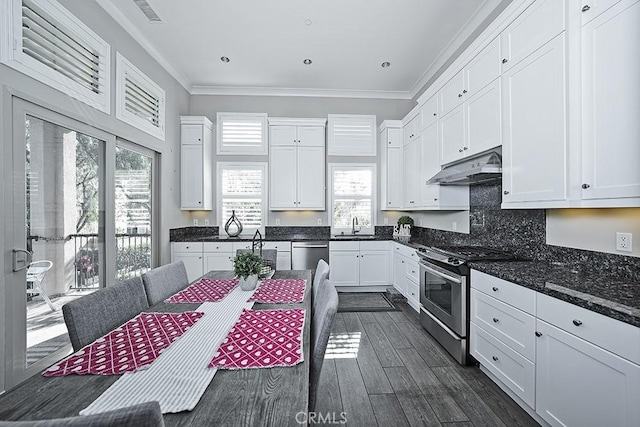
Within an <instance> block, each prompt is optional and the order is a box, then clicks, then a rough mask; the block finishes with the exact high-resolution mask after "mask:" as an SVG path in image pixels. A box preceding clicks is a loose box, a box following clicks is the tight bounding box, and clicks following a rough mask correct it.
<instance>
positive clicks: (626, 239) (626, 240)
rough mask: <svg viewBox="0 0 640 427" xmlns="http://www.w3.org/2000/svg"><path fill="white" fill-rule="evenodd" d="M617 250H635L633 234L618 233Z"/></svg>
mask: <svg viewBox="0 0 640 427" xmlns="http://www.w3.org/2000/svg"><path fill="white" fill-rule="evenodd" d="M616 250H617V251H623V252H633V234H631V233H616Z"/></svg>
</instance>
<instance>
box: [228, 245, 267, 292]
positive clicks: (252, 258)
mask: <svg viewBox="0 0 640 427" xmlns="http://www.w3.org/2000/svg"><path fill="white" fill-rule="evenodd" d="M261 270H262V257H261V256H260V255H258V254H255V253H253V252H251V251H249V252H243V253H241V254H238V255H236V257H235V258H234V259H233V271H234V272H235V273H236V276H238V280H239V281H240V288H241V289H242V290H243V291H251V290H253V289H255V288H256V285H257V284H258V274H260V271H261Z"/></svg>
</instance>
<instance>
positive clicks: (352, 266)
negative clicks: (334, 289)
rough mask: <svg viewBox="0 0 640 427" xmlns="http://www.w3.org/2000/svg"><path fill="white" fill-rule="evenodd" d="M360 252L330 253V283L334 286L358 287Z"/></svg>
mask: <svg viewBox="0 0 640 427" xmlns="http://www.w3.org/2000/svg"><path fill="white" fill-rule="evenodd" d="M359 261H360V251H330V252H329V265H331V282H332V283H333V285H334V286H358V285H359V283H360V274H359V273H360V262H359Z"/></svg>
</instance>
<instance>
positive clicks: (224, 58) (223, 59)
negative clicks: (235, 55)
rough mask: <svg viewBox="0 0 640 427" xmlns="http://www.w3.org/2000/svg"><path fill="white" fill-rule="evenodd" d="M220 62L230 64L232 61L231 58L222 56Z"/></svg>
mask: <svg viewBox="0 0 640 427" xmlns="http://www.w3.org/2000/svg"><path fill="white" fill-rule="evenodd" d="M220 61H222V62H229V61H230V59H229V58H227V57H226V56H222V57H220Z"/></svg>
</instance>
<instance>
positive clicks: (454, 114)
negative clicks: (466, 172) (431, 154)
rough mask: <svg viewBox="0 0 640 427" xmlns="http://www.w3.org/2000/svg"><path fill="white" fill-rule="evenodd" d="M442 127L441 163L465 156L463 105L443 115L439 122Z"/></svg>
mask: <svg viewBox="0 0 640 427" xmlns="http://www.w3.org/2000/svg"><path fill="white" fill-rule="evenodd" d="M438 124H439V126H440V129H439V132H438V138H439V139H440V147H439V148H440V164H441V165H445V164H447V163H451V162H453V161H455V160H458V159H460V158H461V157H462V156H463V151H464V113H463V109H462V105H461V106H459V107H458V108H456V109H454V110H453V111H451V112H450V113H449V114H447V115H446V116H444V117H442V118H441V119H440V121H439V122H438Z"/></svg>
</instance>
